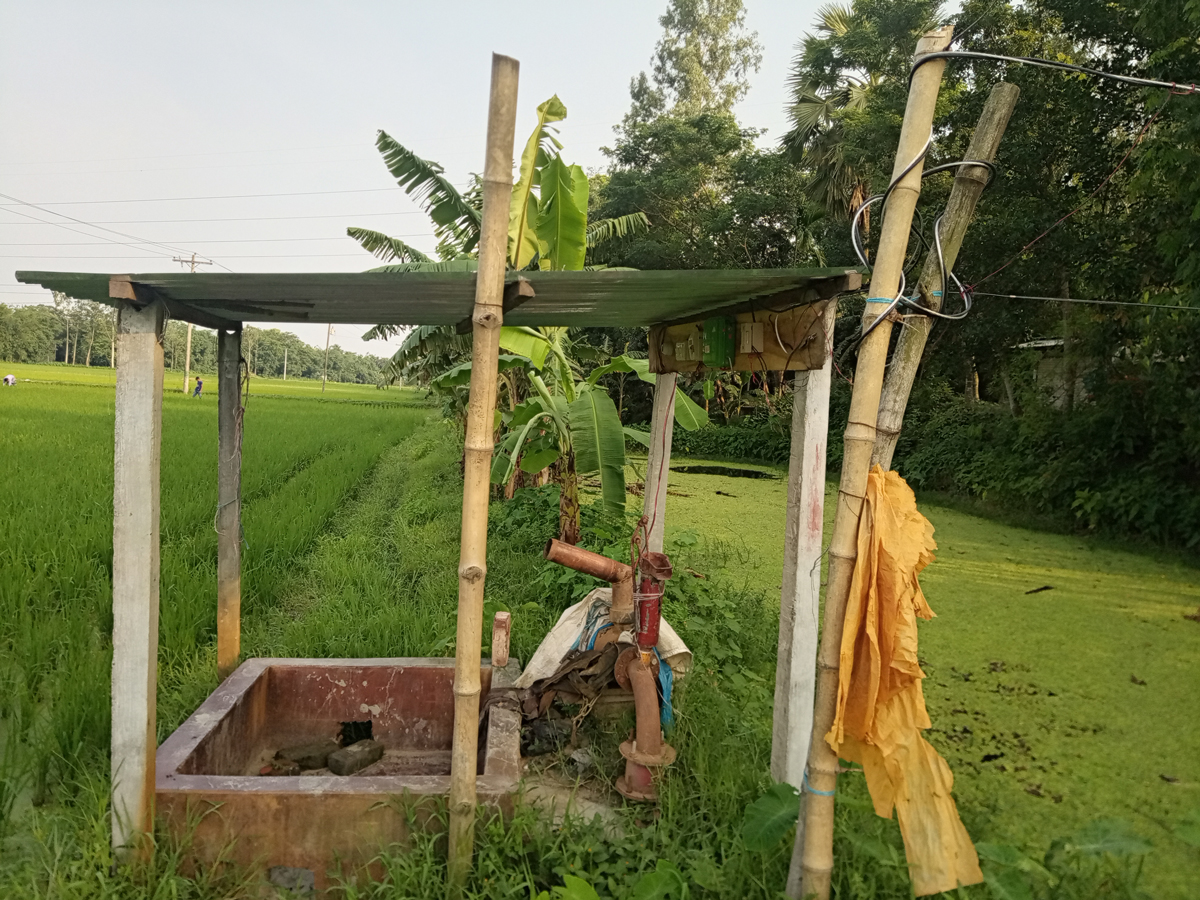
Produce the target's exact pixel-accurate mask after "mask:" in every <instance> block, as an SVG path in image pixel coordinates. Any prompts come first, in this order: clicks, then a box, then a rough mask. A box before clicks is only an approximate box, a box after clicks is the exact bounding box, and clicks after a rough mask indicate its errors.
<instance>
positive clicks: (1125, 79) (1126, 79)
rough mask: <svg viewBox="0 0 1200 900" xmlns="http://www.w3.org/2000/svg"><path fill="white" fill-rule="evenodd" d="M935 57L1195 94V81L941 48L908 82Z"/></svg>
mask: <svg viewBox="0 0 1200 900" xmlns="http://www.w3.org/2000/svg"><path fill="white" fill-rule="evenodd" d="M935 59H986V60H991V61H992V62H1010V63H1020V64H1021V65H1026V66H1040V67H1041V68H1043V69H1062V70H1063V71H1066V72H1079V73H1081V74H1083V75H1091V76H1093V77H1096V78H1107V79H1109V80H1110V81H1119V82H1122V83H1123V84H1132V85H1136V86H1138V87H1152V88H1166V89H1167V90H1169V91H1182V93H1185V94H1194V93H1195V92H1196V85H1195V83H1194V82H1192V83H1189V84H1185V85H1183V86H1182V88H1181V86H1180V85H1179V84H1178V83H1177V82H1174V81H1155V80H1154V79H1153V78H1138V77H1136V76H1134V75H1118V74H1116V73H1115V72H1105V71H1103V70H1101V69H1090V68H1088V67H1087V66H1078V65H1075V64H1074V63H1065V62H1059V61H1058V60H1054V59H1042V58H1041V57H1038V56H1005V55H1003V54H1001V53H980V52H977V51H975V50H939V51H937V52H936V53H926V54H924V55H923V56H921V57H920V58H919V59H918V60H916V61H915V62H914V63H913V66H912V69H910V70H909V73H908V83H909V84H910V85H911V84H912V79H913V75H915V74H916V72H917V69H919V68H921V66H923V65H925V64H926V63H928V62H933V61H934V60H935Z"/></svg>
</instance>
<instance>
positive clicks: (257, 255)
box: [0, 250, 371, 271]
mask: <svg viewBox="0 0 1200 900" xmlns="http://www.w3.org/2000/svg"><path fill="white" fill-rule="evenodd" d="M333 256H345V257H356V258H357V259H362V260H367V259H370V258H371V256H370V255H369V254H367V253H366V251H365V250H364V251H362V252H359V253H223V254H221V258H222V259H325V258H329V257H333ZM154 258H155V259H157V258H158V257H154ZM0 259H147V257H145V256H112V255H104V256H42V255H40V254H37V253H25V254H20V255H9V254H0ZM174 261H175V260H174V259H172V262H174ZM218 265H220V264H219V263H218ZM226 271H228V270H226Z"/></svg>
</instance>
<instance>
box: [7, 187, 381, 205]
mask: <svg viewBox="0 0 1200 900" xmlns="http://www.w3.org/2000/svg"><path fill="white" fill-rule="evenodd" d="M398 190H400V188H399V187H385V188H355V189H353V190H344V191H285V192H283V193H277V194H210V195H206V196H202V197H201V196H197V197H128V198H123V199H119V200H55V201H42V202H41V203H40V205H41V206H91V205H95V204H97V203H176V202H183V201H184V200H257V199H260V198H262V197H319V196H324V195H326V194H381V193H392V192H395V191H398ZM9 205H10V204H8V203H0V207H4V206H9Z"/></svg>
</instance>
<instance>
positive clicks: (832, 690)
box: [797, 25, 954, 900]
mask: <svg viewBox="0 0 1200 900" xmlns="http://www.w3.org/2000/svg"><path fill="white" fill-rule="evenodd" d="M953 33H954V28H953V26H950V25H947V26H944V27H942V28H939V29H937V30H935V31H930V32H927V33H926V34H925V36H924V37H922V38H921V40H920V41H918V42H917V51H916V56H917V57H918V58H919V57H921V56H923V55H925V54H926V53H935V52H937V51H939V50H944V49H946V47H948V46H949V44H950V39H951V38H952V36H953ZM945 66H946V64H945V61H944V60H940V59H938V60H934V61H932V62H929V63H926V64H925V65H923V66H921V67H920V68H919V69H917V71H916V73H915V74H914V75H913V79H912V84H911V85H910V86H909V91H908V104H907V106H906V107H905V110H904V122H903V124H902V125H901V127H900V140H899V144H898V146H897V150H896V162H895V164H894V166H893V167H892V178H893V179H895V178H896V177H898V176H899V175H900V173H901V172H903V171H904V169H905V168H906V167H908V166H909V164H910V163H912V162H913V160H915V159H917V157H918V156H919V155H920V153H921V150H922V148H923V147H924V146H925V142H926V141H927V140H928V139H929V134H930V129H931V128H932V126H933V113H934V106H935V105H936V103H937V95H938V88H939V85H940V83H941V79H942V71H943V69H945ZM923 168H924V167H923V164H922V163H920V162H918V163H917V164H916V165H914V166H913V167H912V169H911V170H909V172H908V174H907V175H905V176H904V178H902V179H900V182H899V184H897V185H896V187H895V188H894V189H893V190H892V193H891V196H890V197H889V198H888V202H887V205H886V208H885V210H884V213H883V215H884V218H883V227H882V228H881V229H880V237H879V250H878V253H877V256H876V260H877V261H876V264H875V270H874V272H873V274H872V275H871V300H870V301H869V302H868V303H867V305H866V308H865V309H864V310H863V327H864V328H865V327H867V326H869V325H870V324H871V323H872V322H874V321H875V320H876V319H877V318H878V317H879V315H880V314H881V313H882V312H883V311H884V310H885V309H886V307H887V305H888V303H889V302H890V301H891V298H892V297H894V296H895V295H896V292H897V291H898V290H899V289H900V273H901V270H902V269H903V266H904V252H905V248H906V247H907V245H908V237H909V231H910V230H911V228H912V218H913V211H914V209H915V208H916V205H917V197H918V196H920V193H921V171H922V169H923ZM876 298H881V299H879V300H876ZM891 333H892V323H891V322H890V321H888V320H884V321H883V322H880V323H879V325H878V326H877V327H876V328H875V329H874V331H872V332H871V334H870V335H868V336H867V338H866V340H864V341H863V342H862V344H861V345H860V347H859V351H858V365H857V367H856V369H855V377H854V393H853V395H852V397H851V400H850V416H849V421H848V422H847V424H846V435H845V452H844V454H843V457H842V477H841V484H840V486H839V489H838V505H837V513H836V515H835V518H834V524H833V537H832V539H831V542H830V547H829V584H828V587H827V589H826V591H825V620H824V623H823V627H822V629H821V647H820V650H819V654H818V664H817V665H818V675H817V696H816V702H815V705H814V709H813V732H812V743H811V747H810V749H809V754H808V773H807V782H808V785H807V787H806V790H807V791H808V796H807V797H806V798H805V803H804V817H805V821H804V854H803V863H802V872H803V874H802V879H801V884H800V888H799V893H798V894H797V896H801V897H804V896H808V895H810V894H813V895H815V896H816V897H817V900H828V898H829V884H830V878H831V876H832V874H833V794H834V791H835V789H836V788H837V765H838V757H837V753H835V752H834V751H833V749H832V748H831V747H830V746H829V744H828V743H827V742H826V741H825V735H826V734H827V733H828V732H829V729H830V727H831V726H832V725H833V718H834V714H835V712H836V709H837V700H838V660H839V654H840V651H841V645H842V621H843V619H844V618H845V615H846V600H847V598H848V597H849V594H850V579H851V577H852V576H853V574H854V562H855V558H856V557H857V555H858V522H859V517H860V516H861V514H862V503H863V496H864V493H865V491H866V486H867V474H868V472H869V471H870V468H869V467H870V463H871V451H872V449H873V448H874V446H875V420H876V416H877V415H878V413H879V395H880V391H881V390H882V387H883V371H884V366H885V365H886V363H887V351H888V341H889V338H890V337H891Z"/></svg>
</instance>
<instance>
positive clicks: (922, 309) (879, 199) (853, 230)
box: [850, 133, 996, 346]
mask: <svg viewBox="0 0 1200 900" xmlns="http://www.w3.org/2000/svg"><path fill="white" fill-rule="evenodd" d="M932 142H933V134H932V133H930V136H929V140H928V141H926V142H925V146H924V147H923V148H922V150H921V152H920V154H919V155H918V156H917V158H916V159H914V160H913V161H912V162H911V163H909V164H908V165H907V166H905V167H904V171H902V172H901V173H900V174H899V175H898V176H896V177H895V178H894V179H892V182H891V184H889V185H888V186H887V189H886V190H885V191H884V192H883V193H882V194H876V195H875V196H873V197H868V198H867V199H866V200H865V201H864V202H863V204H862V205H861V206H860V207H859V208H858V209H856V210H855V211H854V215H853V216H851V218H850V241H851V243H852V244H853V246H854V252H855V254H856V255H857V256H858V259H859V262H861V263H862V264H863V266H864V267H865V268H867V269H868V270H870V269H871V268H872V266H871V264H870V263H869V262H868V261H867V255H866V250H865V248H864V247H863V244H862V235H861V233H860V231H859V222H860V221H861V219H862V214H863V213H864V212H865V211H866V210H867V208H868V207H869V206H871V205H872V204H874V203H881V204H886V202H887V198H888V196H889V195H890V194H891V192H892V190H893V189H894V188H895V187H896V185H897V184H899V183H900V181H901V179H903V178H904V176H905V175H907V174H908V173H909V172H911V171H912V170H913V168H914V167H916V166H917V165H918V164H919V163H920V162H921V160H923V159H924V158H925V156H926V154H927V153H928V152H929V147H930V144H931V143H932ZM963 166H979V167H981V168H984V169H986V170H987V173H988V175H987V181H985V182H984V184H983V186H984V189H986V188H987V187H988V185H990V184H991V183H992V179H993V178H994V177H995V174H996V167H995V165H993V164H992V163H990V162H987V161H986V160H982V159H963V160H958V161H956V162H948V163H942V164H940V165H937V166H933V167H932V168H930V169H928V170H926V171H924V172H922V173H921V179H922V180H924V179H925V178H926V177H927V176H929V175H936V174H939V173H941V172H949V171H951V170H954V171H956V172H957V170H958V169H961V168H962V167H963ZM944 218H945V213H943V214H942V215H940V216H938V218H937V220H936V221H935V222H934V224H933V242H934V249H935V250H936V252H937V257H938V264H939V266H940V268H941V274H942V279H941V290H939V291H938V292H937V293H938V294H944V293H945V291H946V288H947V285H948V284H949V283H950V281H953V282H954V283H955V285H957V286H958V287H959V289H960V293H961V294H962V296H963V308H962V310H960V311H958V312H955V313H944V312H942V311H941V310H935V309H930V308H929V307H927V306H925V305H923V304H921V303H919V302H918V301H917V300H916V299H910V298H909V297H907V296H905V294H906V292H907V290H908V271H907V269H902V270H901V272H900V288H899V291H898V292H897V294H896V296H895V298H893V299H892V301H891V302H890V303H889V304H888V305H887V308H885V309H884V311H883V312H882V313H880V314H879V316H878V317H876V319H875V321H874V322H872V323H871V324H870V325H869V326H867V327H866V328H864V329H863V330H862V334H861V335H859V336H858V337H857V338H856V339H855V340H854V341H853V342H852V344H851V346H858V344H861V343H862V342H863V341H864V340H866V337H867V335H869V334H870V333H871V332H872V331H874V330H875V328H876V327H877V326H878V325H879V323H880V322H882V321H883V320H884V319H885V318H886V317H887V316H889V315H891V314H892V311H893V310H894V309H895V308H896V307H897V306H900V305H903V306H905V307H907V308H908V309H911V310H913V312H915V313H918V314H920V315H926V316H933V317H935V318H939V319H962V318H965V317H966V315H967V313H969V312H970V311H971V293H970V290H969V289H966V288H964V286H963V284H962V282H961V281H959V279H958V276H957V275H955V274H954V272H953V271H952V270H949V269H947V267H946V259H945V257H944V256H943V254H942V241H941V224H942V219H944ZM923 231H924V228H923V226H922V227H920V228H919V229H918V232H917V234H918V236H919V237H920V241H921V244H922V246H923V247H925V248H926V249H928V247H929V244H928V242H927V241H926V240H925V236H924V234H923V233H922V232H923Z"/></svg>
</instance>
